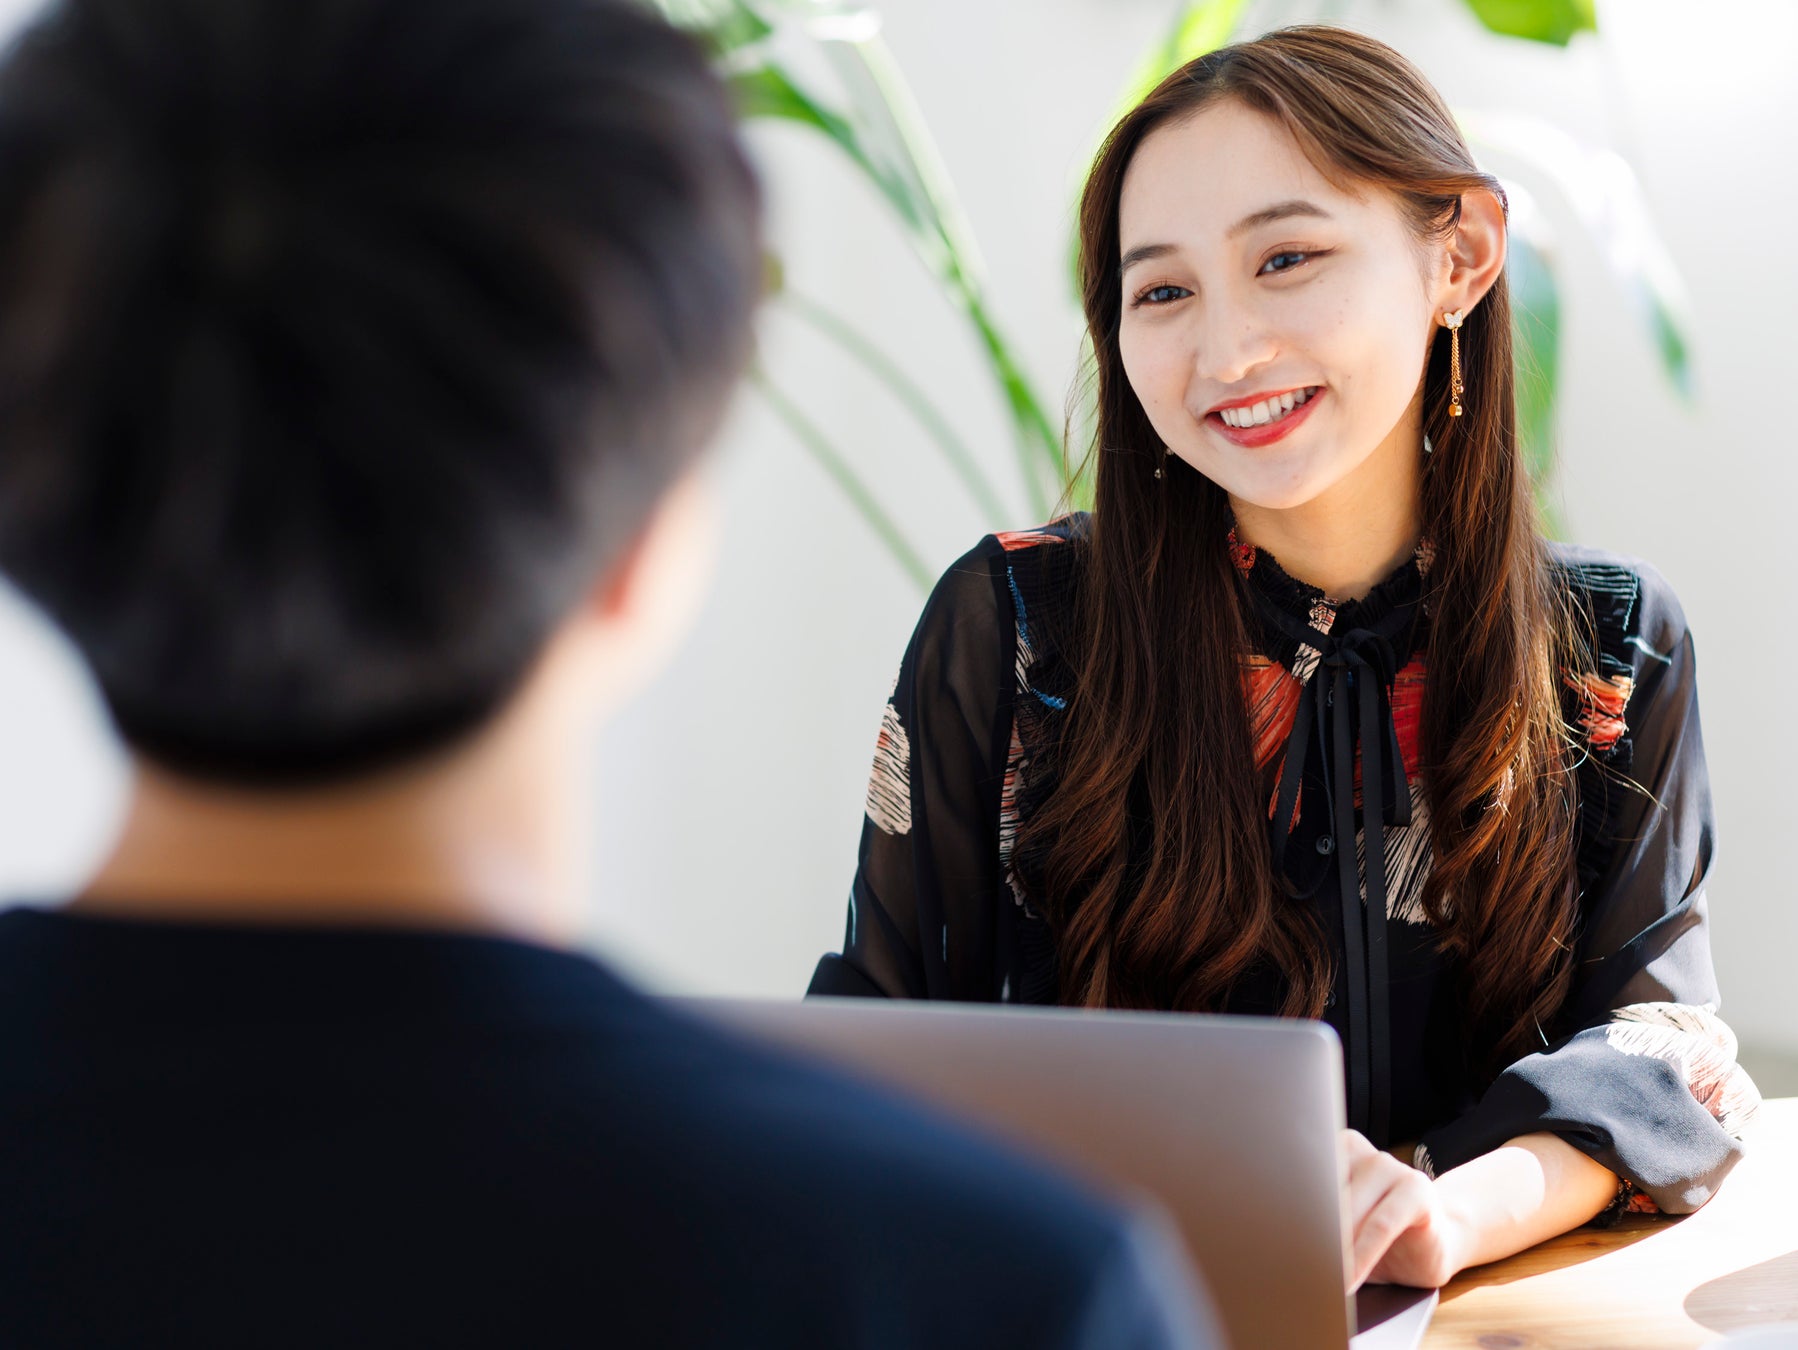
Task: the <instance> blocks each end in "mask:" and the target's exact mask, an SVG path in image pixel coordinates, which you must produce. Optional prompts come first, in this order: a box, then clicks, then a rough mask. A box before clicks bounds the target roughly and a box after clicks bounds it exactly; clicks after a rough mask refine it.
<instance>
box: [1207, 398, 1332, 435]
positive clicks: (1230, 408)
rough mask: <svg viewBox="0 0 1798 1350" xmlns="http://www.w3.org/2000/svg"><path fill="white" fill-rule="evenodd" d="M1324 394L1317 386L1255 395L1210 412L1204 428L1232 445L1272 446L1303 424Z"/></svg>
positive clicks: (1220, 406)
mask: <svg viewBox="0 0 1798 1350" xmlns="http://www.w3.org/2000/svg"><path fill="white" fill-rule="evenodd" d="M1323 394H1324V387H1323V386H1322V385H1318V384H1313V385H1306V386H1304V387H1302V388H1299V389H1288V390H1286V391H1284V392H1283V393H1277V394H1254V395H1251V396H1250V397H1248V398H1246V399H1237V400H1235V401H1233V402H1231V403H1229V404H1220V405H1219V406H1218V407H1215V408H1213V409H1212V410H1211V411H1210V412H1208V413H1206V414H1205V424H1206V425H1207V426H1208V427H1210V428H1211V429H1212V430H1213V431H1215V432H1217V433H1218V434H1219V435H1220V436H1222V437H1223V438H1224V439H1225V440H1227V441H1229V442H1231V443H1232V444H1234V445H1240V446H1245V447H1249V448H1254V447H1256V446H1262V445H1271V444H1273V443H1274V442H1275V441H1277V440H1281V439H1283V438H1284V437H1286V436H1287V435H1289V434H1291V432H1292V431H1293V430H1294V429H1295V428H1296V427H1298V426H1299V425H1300V424H1301V423H1302V422H1304V420H1305V419H1306V418H1307V417H1309V416H1310V415H1311V410H1312V409H1313V408H1315V407H1316V406H1317V404H1318V402H1319V401H1320V400H1321V399H1322V397H1323Z"/></svg>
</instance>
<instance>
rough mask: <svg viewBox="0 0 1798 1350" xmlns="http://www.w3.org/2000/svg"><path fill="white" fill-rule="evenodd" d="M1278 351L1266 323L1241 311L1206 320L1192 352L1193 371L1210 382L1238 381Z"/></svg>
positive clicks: (1229, 383) (1232, 382) (1230, 382)
mask: <svg viewBox="0 0 1798 1350" xmlns="http://www.w3.org/2000/svg"><path fill="white" fill-rule="evenodd" d="M1278 351H1279V344H1278V343H1277V342H1276V341H1275V340H1274V337H1273V334H1272V333H1270V332H1269V331H1268V329H1267V326H1266V325H1265V324H1262V323H1261V322H1260V321H1259V320H1257V319H1256V318H1255V317H1254V316H1252V315H1244V314H1243V313H1241V312H1240V311H1238V312H1236V313H1233V314H1228V315H1222V314H1220V315H1218V316H1217V317H1215V318H1212V319H1208V320H1207V321H1206V322H1204V324H1203V325H1202V327H1201V330H1200V332H1199V334H1198V344H1197V346H1196V348H1195V350H1194V352H1193V374H1194V375H1196V376H1198V377H1199V378H1200V379H1202V380H1204V381H1207V382H1208V383H1211V384H1217V385H1232V384H1239V383H1241V382H1242V381H1243V380H1244V379H1246V378H1247V377H1248V376H1249V375H1250V374H1252V373H1253V372H1254V371H1255V370H1257V369H1258V368H1260V367H1261V366H1264V365H1266V364H1267V363H1268V362H1269V361H1271V360H1273V358H1274V356H1275V355H1276V354H1277V353H1278Z"/></svg>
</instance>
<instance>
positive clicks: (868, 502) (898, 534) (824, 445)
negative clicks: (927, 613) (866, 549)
mask: <svg viewBox="0 0 1798 1350" xmlns="http://www.w3.org/2000/svg"><path fill="white" fill-rule="evenodd" d="M749 382H750V383H751V384H752V385H754V386H755V387H756V389H757V390H759V391H760V392H761V395H762V397H763V398H764V399H766V400H767V403H768V406H769V407H770V408H772V409H773V410H774V414H775V416H777V417H779V418H780V420H781V421H783V422H785V423H786V424H787V429H788V430H789V431H791V432H792V433H793V438H794V439H795V440H797V441H798V442H799V444H800V445H801V446H803V447H804V448H805V450H806V452H807V453H808V454H810V455H811V457H812V458H813V459H814V460H816V461H817V463H818V467H819V468H821V469H823V470H824V472H825V473H826V474H827V475H829V477H830V478H831V480H832V481H833V482H835V483H836V485H837V487H838V488H839V489H841V490H842V493H843V495H844V496H845V497H847V498H848V499H849V502H850V504H851V505H852V506H854V507H855V509H856V510H857V511H858V512H860V513H861V517H862V519H863V520H865V521H866V522H867V523H868V527H869V528H870V529H871V530H873V531H874V534H875V537H876V538H878V539H879V540H880V541H881V543H883V544H885V545H886V547H887V551H888V552H889V553H891V554H892V555H893V560H894V561H895V562H897V563H898V564H899V566H900V568H901V569H902V570H903V571H904V572H905V574H906V575H907V576H909V577H910V578H911V579H912V580H913V581H914V582H916V583H917V586H918V589H919V590H920V591H923V592H925V593H928V592H929V590H930V586H931V583H932V581H933V580H934V579H935V578H934V577H933V576H932V574H931V571H930V569H929V568H928V567H926V566H925V565H924V559H923V558H922V557H921V556H920V555H919V553H918V551H917V549H915V548H913V547H912V545H911V541H910V540H908V539H907V538H906V537H905V533H904V531H902V530H901V529H900V528H899V526H898V524H897V523H896V522H895V521H894V520H893V518H892V516H890V515H889V514H888V513H887V511H886V508H885V507H883V506H882V505H881V504H880V501H879V499H878V498H876V497H875V495H874V493H873V492H872V491H871V490H870V489H869V487H868V485H867V484H866V483H864V482H863V481H862V478H861V475H860V474H858V473H856V471H855V470H854V469H853V468H852V467H851V466H850V464H849V461H848V460H847V459H846V458H844V456H843V453H842V452H841V451H840V450H838V449H837V448H836V446H834V445H833V444H831V441H830V437H828V436H826V435H825V434H824V432H823V431H822V430H821V429H820V428H819V427H818V424H817V423H815V422H813V421H812V420H811V418H809V417H807V416H806V415H805V413H804V412H802V411H801V410H800V407H799V405H798V404H797V403H795V402H793V400H792V399H790V398H788V397H787V395H786V394H785V393H784V392H782V390H781V389H780V387H779V386H778V385H776V384H775V383H774V381H772V380H771V379H769V378H768V375H767V372H766V371H764V370H762V369H760V368H759V367H757V368H755V369H752V370H751V371H750V372H749Z"/></svg>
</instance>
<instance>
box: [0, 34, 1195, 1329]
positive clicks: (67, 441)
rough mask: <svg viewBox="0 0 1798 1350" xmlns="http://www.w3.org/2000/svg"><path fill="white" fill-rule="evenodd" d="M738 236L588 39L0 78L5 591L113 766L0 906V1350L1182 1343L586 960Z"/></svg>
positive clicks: (1068, 1206) (1099, 1246)
mask: <svg viewBox="0 0 1798 1350" xmlns="http://www.w3.org/2000/svg"><path fill="white" fill-rule="evenodd" d="M758 215H759V212H758V195H757V188H756V185H755V182H754V179H753V177H752V174H751V171H750V169H749V167H748V165H747V163H746V162H745V159H744V157H743V152H742V149H741V147H740V145H739V142H738V139H737V136H736V134H735V131H734V128H733V124H732V117H731V111H730V108H729V106H728V103H727V100H726V98H725V95H724V93H723V91H722V89H721V88H720V86H719V85H718V84H717V83H716V82H715V80H714V79H713V77H712V76H711V74H710V73H709V72H708V69H707V67H706V64H705V61H704V59H703V57H702V56H701V54H700V53H699V52H698V51H697V50H696V49H695V47H694V46H693V44H691V43H690V42H689V41H688V40H687V39H686V38H684V37H682V36H681V35H679V34H677V33H676V32H674V31H673V30H672V29H670V28H668V27H667V26H666V25H664V24H663V23H662V22H661V21H660V20H658V19H655V18H653V17H651V16H650V15H649V14H648V13H647V12H646V11H643V10H641V9H639V8H637V7H636V6H633V5H631V4H627V3H622V0H264V2H263V3H256V4H245V3H243V2H242V0H73V2H72V3H67V4H63V5H61V6H58V7H55V8H53V9H51V10H49V11H48V12H47V13H46V14H45V15H43V16H42V17H41V18H40V19H39V20H38V21H37V22H36V23H34V24H33V25H32V26H31V27H30V28H28V29H27V30H26V31H25V32H24V33H23V35H22V36H21V37H20V38H19V39H18V40H17V42H16V43H15V45H14V46H13V47H12V49H11V50H10V52H9V53H8V54H7V56H6V57H5V59H4V62H3V64H0V260H3V261H0V567H4V569H5V571H6V572H7V573H8V574H9V575H10V576H11V577H12V578H13V579H14V580H15V581H16V582H17V583H18V585H19V586H20V587H22V588H23V589H24V591H26V592H27V593H28V594H29V595H30V596H31V597H33V598H34V599H35V600H36V601H37V602H38V603H39V604H40V605H41V606H42V607H43V608H44V609H45V610H46V611H47V612H48V613H49V614H50V615H51V616H52V618H54V619H55V620H56V621H57V622H58V623H59V624H60V625H61V626H62V628H63V629H64V630H65V631H66V632H67V633H68V634H69V635H70V636H71V637H72V638H73V640H74V641H75V643H76V644H77V645H78V646H79V648H80V649H81V651H82V652H83V653H84V654H85V656H86V658H87V660H88V662H89V663H90V664H91V666H92V669H93V672H94V674H95V676H96V677H97V679H98V682H99V686H100V689H101V690H102V691H103V693H104V696H105V699H106V701H107V703H108V705H109V707H110V709H111V712H112V714H113V716H114V718H115V719H116V722H117V724H118V727H119V729H120V730H121V732H122V733H123V735H124V737H125V739H126V740H127V742H128V743H129V745H130V747H131V749H132V751H133V757H134V762H135V774H134V782H133V792H132V799H131V804H130V809H129V813H128V818H127V820H126V822H125V825H124V829H123V832H122V835H121V837H120V839H119V841H118V844H117V847H116V849H115V851H114V852H113V853H112V854H111V856H110V858H109V859H108V860H107V861H106V862H105V863H104V865H103V866H102V867H101V868H100V870H99V871H98V873H97V875H96V876H95V877H94V878H93V880H92V883H91V885H90V886H88V887H87V889H85V890H84V891H83V892H82V893H81V894H80V895H78V896H76V897H73V898H72V899H69V900H67V901H66V903H41V904H38V905H35V906H20V907H16V908H14V909H12V910H10V911H9V912H7V913H5V914H4V915H0V1023H3V1024H4V1026H5V1028H6V1037H5V1040H4V1042H3V1044H0V1138H3V1139H4V1141H5V1146H4V1149H3V1150H0V1215H3V1216H4V1218H3V1219H0V1234H3V1237H0V1328H3V1329H4V1330H3V1332H0V1335H3V1336H4V1339H5V1340H6V1342H7V1343H8V1344H10V1345H42V1344H52V1343H66V1344H89V1345H99V1344H118V1343H123V1342H130V1343H134V1344H156V1345H171V1346H173V1345H180V1346H200V1345H218V1344H231V1345H244V1344H294V1345H307V1346H320V1345H332V1346H337V1345H347V1344H379V1345H432V1346H440V1345H456V1344H470V1345H475V1344H479V1345H492V1344H505V1345H526V1344H542V1343H547V1342H551V1341H553V1342H556V1343H563V1342H566V1341H567V1340H569V1339H570V1338H572V1337H574V1336H577V1335H578V1336H581V1337H582V1338H583V1339H585V1338H588V1337H591V1338H594V1340H595V1343H602V1344H615V1345H622V1344H632V1345H636V1344H654V1345H658V1346H685V1345H699V1344H704V1345H723V1344H755V1345H779V1346H803V1345H830V1346H853V1345H879V1346H895V1347H897V1346H920V1347H923V1346H929V1347H943V1346H969V1347H974V1346H979V1347H991V1346H1006V1345H1016V1346H1027V1345H1028V1346H1095V1347H1096V1346H1107V1347H1110V1346H1141V1347H1159V1346H1167V1345H1184V1344H1194V1343H1199V1342H1201V1341H1203V1340H1204V1339H1205V1333H1204V1331H1203V1328H1202V1324H1201V1319H1200V1316H1199V1314H1198V1313H1197V1312H1196V1311H1195V1309H1194V1306H1193V1304H1192V1303H1191V1302H1190V1301H1189V1300H1190V1297H1191V1291H1190V1287H1189V1286H1188V1285H1187V1283H1186V1281H1185V1276H1184V1274H1183V1273H1182V1270H1181V1267H1180V1264H1179V1262H1178V1260H1177V1258H1176V1257H1174V1256H1173V1254H1172V1251H1171V1249H1170V1248H1169V1247H1168V1246H1167V1245H1166V1244H1165V1242H1164V1239H1163V1238H1162V1236H1161V1231H1160V1230H1159V1229H1158V1228H1156V1227H1155V1226H1154V1223H1153V1221H1152V1220H1149V1219H1145V1218H1142V1217H1140V1216H1133V1215H1128V1214H1125V1213H1122V1212H1118V1211H1114V1210H1112V1209H1110V1208H1108V1207H1106V1206H1105V1205H1103V1204H1101V1203H1100V1202H1098V1201H1096V1200H1094V1199H1091V1198H1089V1197H1088V1196H1086V1195H1085V1194H1084V1193H1083V1192H1080V1191H1078V1190H1077V1189H1075V1188H1074V1187H1073V1186H1071V1185H1070V1184H1067V1183H1064V1182H1062V1181H1060V1180H1057V1179H1054V1178H1052V1177H1051V1176H1049V1175H1046V1174H1044V1173H1041V1172H1039V1171H1037V1170H1036V1169H1035V1168H1033V1167H1031V1166H1028V1165H1026V1164H1024V1163H1022V1162H1018V1161H1014V1160H1012V1159H1011V1158H1010V1157H1009V1156H1008V1155H1006V1154H1004V1153H1002V1152H1000V1151H999V1150H998V1149H996V1148H994V1147H989V1146H987V1145H985V1144H982V1143H979V1142H976V1141H974V1140H973V1139H971V1138H965V1137H963V1136H962V1135H961V1134H960V1133H959V1132H958V1131H957V1130H956V1129H954V1128H953V1127H951V1126H949V1125H947V1124H943V1123H938V1122H937V1121H936V1120H935V1119H934V1118H932V1117H930V1116H928V1115H926V1114H924V1113H922V1112H919V1111H914V1110H912V1109H911V1108H909V1107H907V1106H904V1105H902V1104H900V1103H898V1102H896V1101H892V1100H888V1099H886V1098H883V1097H880V1096H877V1095H875V1094H873V1093H870V1092H866V1091H863V1090H861V1089H859V1088H856V1087H853V1086H850V1085H848V1084H846V1083H842V1082H839V1081H837V1080H835V1079H834V1078H832V1077H830V1076H828V1075H826V1074H824V1073H822V1072H814V1071H812V1070H810V1069H808V1068H805V1067H803V1066H801V1065H799V1064H796V1063H792V1062H789V1061H787V1060H784V1059H781V1058H778V1057H775V1056H772V1055H767V1054H764V1053H762V1052H760V1051H757V1050H752V1049H750V1048H748V1047H745V1046H740V1045H738V1044H736V1043H734V1042H731V1041H729V1040H727V1039H725V1038H724V1037H722V1036H720V1035H718V1034H715V1033H713V1032H711V1031H709V1030H705V1029H702V1028H701V1027H700V1026H698V1025H696V1024H690V1023H688V1022H687V1021H685V1020H682V1019H681V1018H679V1017H677V1016H676V1015H674V1014H672V1013H670V1012H668V1011H666V1010H663V1009H661V1008H659V1007H657V1006H656V1005H654V1004H653V1003H651V1002H650V1001H648V1000H646V999H645V998H643V997H642V996H640V995H638V994H636V993H634V992H632V991H631V990H630V989H629V988H627V987H626V986H624V985H623V984H621V983H620V982H619V981H618V980H617V979H616V978H615V977H614V976H613V975H611V974H609V973H608V972H607V971H606V970H605V969H603V968H602V967H601V966H599V965H597V964H595V963H594V962H593V961H591V960H589V959H587V958H585V957H583V956H580V955H577V954H575V953H574V952H573V951H571V950H570V949H569V948H570V945H571V944H572V943H573V941H574V939H575V936H576V933H577V930H578V928H579V919H580V915H579V913H578V905H577V900H578V898H579V897H580V896H582V895H583V894H584V892H585V887H584V884H583V869H582V866H581V860H580V857H579V853H580V849H579V838H580V836H581V834H582V832H583V831H582V826H581V821H582V812H583V810H584V809H585V808H586V806H587V802H586V800H585V798H584V797H583V795H582V793H581V792H580V791H579V790H578V789H577V786H576V785H577V784H578V783H580V782H581V781H582V778H583V776H584V775H583V771H584V769H585V768H586V759H587V741H586V739H585V737H584V735H583V733H584V732H585V731H586V730H587V729H588V727H589V724H590V723H592V722H594V721H595V720H596V718H597V716H598V715H599V714H601V713H603V712H604V710H606V709H608V708H611V707H614V706H616V705H617V704H618V703H619V701H620V700H622V699H623V698H625V697H626V696H627V695H628V694H629V693H630V692H631V690H632V689H633V687H634V686H635V685H636V684H637V683H638V682H639V680H640V679H641V678H642V677H643V676H644V675H645V673H646V672H647V671H648V669H649V668H650V667H651V665H652V664H653V661H654V659H655V658H656V656H657V654H658V653H660V652H661V651H663V650H665V649H666V648H667V647H668V645H669V644H670V641H671V639H672V638H673V637H674V636H675V635H676V634H677V632H678V631H679V629H680V627H681V623H682V620H683V619H684V618H685V617H686V616H687V615H688V614H689V612H690V610H691V609H692V607H693V603H694V600H695V595H696V592H697V590H698V588H699V582H700V580H701V578H702V576H703V574H704V571H705V568H704V566H703V565H702V562H703V560H704V559H705V558H706V556H707V553H708V549H707V544H708V539H709V530H708V518H707V512H706V508H705V498H704V494H703V492H702V490H701V489H700V488H699V487H697V486H696V482H695V479H694V477H693V471H694V462H695V460H696V457H697V454H698V452H699V450H700V447H701V446H702V445H703V444H704V442H705V441H706V440H707V439H708V437H709V435H710V433H711V432H712V431H713V429H714V427H715V425H716V423H717V422H718V420H719V417H720V415H721V412H722V409H723V407H724V404H725V402H726V398H727V395H728V393H729V390H730V388H731V386H732V384H733V383H734V380H735V377H736V375H737V374H738V371H739V368H740V366H741V364H742V362H743V360H744V358H745V355H746V352H747V348H748V344H749V338H750V320H751V314H752V310H753V307H754V302H755V299H756V293H757V289H758V276H759V271H760V259H761V252H760V246H759V236H758V226H757V221H758ZM671 749H672V748H671Z"/></svg>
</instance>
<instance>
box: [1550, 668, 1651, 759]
mask: <svg viewBox="0 0 1798 1350" xmlns="http://www.w3.org/2000/svg"><path fill="white" fill-rule="evenodd" d="M1563 678H1564V679H1565V680H1566V681H1567V687H1568V688H1569V689H1572V690H1573V692H1574V694H1575V696H1576V697H1577V699H1578V701H1579V724H1580V729H1581V730H1583V731H1584V732H1585V733H1586V742H1587V744H1589V745H1590V746H1591V747H1592V748H1593V749H1594V750H1596V751H1599V752H1600V753H1602V752H1604V751H1606V750H1610V749H1612V748H1613V747H1615V746H1616V744H1617V742H1618V741H1620V740H1622V739H1623V737H1624V735H1625V733H1627V732H1628V730H1629V726H1628V725H1627V724H1626V723H1625V722H1624V720H1623V710H1624V708H1625V707H1627V706H1628V704H1629V696H1630V695H1631V694H1632V693H1634V692H1635V687H1636V682H1635V680H1634V679H1633V678H1632V677H1631V676H1628V675H1600V674H1598V673H1597V672H1595V671H1592V672H1587V673H1586V674H1583V675H1575V674H1574V673H1572V672H1571V671H1568V672H1566V673H1565V674H1564V676H1563Z"/></svg>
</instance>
